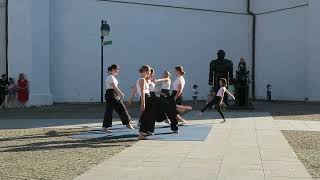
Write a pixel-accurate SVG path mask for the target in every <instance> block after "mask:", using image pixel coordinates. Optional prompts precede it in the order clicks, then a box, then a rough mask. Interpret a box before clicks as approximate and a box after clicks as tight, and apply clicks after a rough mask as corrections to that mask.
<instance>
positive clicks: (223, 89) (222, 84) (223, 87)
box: [200, 78, 235, 123]
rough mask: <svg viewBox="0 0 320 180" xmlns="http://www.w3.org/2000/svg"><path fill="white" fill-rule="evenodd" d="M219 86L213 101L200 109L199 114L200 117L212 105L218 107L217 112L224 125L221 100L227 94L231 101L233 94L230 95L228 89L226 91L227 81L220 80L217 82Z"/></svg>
mask: <svg viewBox="0 0 320 180" xmlns="http://www.w3.org/2000/svg"><path fill="white" fill-rule="evenodd" d="M219 85H220V89H219V90H218V92H217V94H216V96H215V97H214V98H213V100H211V101H210V102H209V103H208V104H207V105H206V106H205V107H204V108H202V109H201V113H200V115H202V113H203V112H204V111H205V110H207V109H208V108H209V107H212V106H213V105H216V106H218V112H219V114H220V115H221V117H222V119H223V121H222V122H221V123H225V122H226V118H225V116H224V114H223V112H222V107H221V106H222V103H223V98H224V94H225V93H227V94H229V95H230V96H231V97H232V98H233V99H235V97H234V96H233V94H231V93H230V92H229V91H228V89H227V80H226V79H224V78H222V79H220V80H219Z"/></svg>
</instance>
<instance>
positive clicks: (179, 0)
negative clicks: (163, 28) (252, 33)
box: [120, 0, 247, 13]
mask: <svg viewBox="0 0 320 180" xmlns="http://www.w3.org/2000/svg"><path fill="white" fill-rule="evenodd" d="M120 1H122V0H120ZM124 1H125V2H136V3H147V4H155V5H167V6H179V7H186V8H199V9H209V10H223V11H229V12H237V13H246V8H247V6H246V2H247V0H196V1H195V0H124Z"/></svg>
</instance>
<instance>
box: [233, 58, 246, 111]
mask: <svg viewBox="0 0 320 180" xmlns="http://www.w3.org/2000/svg"><path fill="white" fill-rule="evenodd" d="M235 97H236V105H237V106H248V105H249V71H248V70H247V64H246V62H245V61H244V58H241V59H240V62H239V66H238V70H237V71H236V79H235Z"/></svg>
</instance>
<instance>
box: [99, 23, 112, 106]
mask: <svg viewBox="0 0 320 180" xmlns="http://www.w3.org/2000/svg"><path fill="white" fill-rule="evenodd" d="M100 33H101V37H100V39H101V87H100V88H101V89H100V101H101V103H103V79H104V78H103V46H104V45H105V42H104V38H105V36H108V35H109V33H110V26H109V24H108V23H107V21H104V20H101V28H100ZM109 42H111V41H109Z"/></svg>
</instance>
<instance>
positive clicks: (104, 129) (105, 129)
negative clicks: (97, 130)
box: [101, 127, 112, 133]
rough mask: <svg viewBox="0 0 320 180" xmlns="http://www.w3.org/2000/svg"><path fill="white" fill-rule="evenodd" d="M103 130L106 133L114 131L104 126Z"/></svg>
mask: <svg viewBox="0 0 320 180" xmlns="http://www.w3.org/2000/svg"><path fill="white" fill-rule="evenodd" d="M101 131H102V132H105V133H112V131H111V130H110V129H108V128H105V127H103V128H102V129H101Z"/></svg>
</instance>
